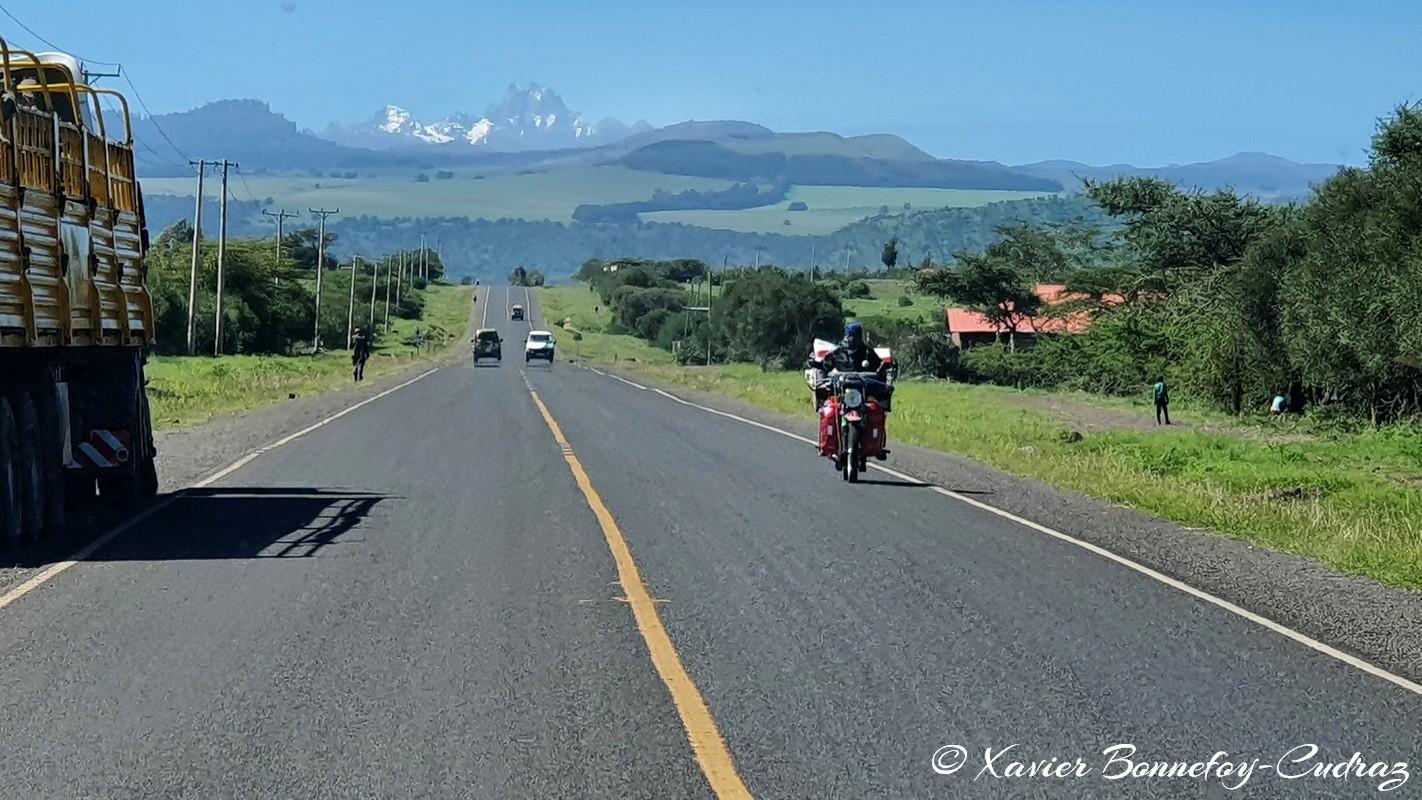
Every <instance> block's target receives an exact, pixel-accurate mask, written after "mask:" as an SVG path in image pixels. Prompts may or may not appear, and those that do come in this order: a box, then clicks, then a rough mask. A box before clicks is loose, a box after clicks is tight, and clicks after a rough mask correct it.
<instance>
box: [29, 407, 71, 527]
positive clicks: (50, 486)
mask: <svg viewBox="0 0 1422 800" xmlns="http://www.w3.org/2000/svg"><path fill="white" fill-rule="evenodd" d="M38 401H39V402H37V403H36V404H35V410H36V411H37V412H38V414H39V424H40V439H39V441H40V451H41V452H42V453H43V454H44V455H43V462H42V463H43V464H44V525H45V529H44V533H46V534H54V533H58V532H59V531H61V530H63V529H64V518H65V514H64V511H65V508H64V494H65V488H66V487H65V484H66V483H67V482H66V481H65V479H64V478H65V475H64V473H65V472H66V470H65V469H64V455H63V453H62V452H61V451H62V450H63V448H64V426H66V425H68V424H69V420H61V419H60V418H59V397H58V395H57V394H56V393H55V392H54V390H53V389H50V390H49V391H46V392H42V393H40V394H39V395H38Z"/></svg>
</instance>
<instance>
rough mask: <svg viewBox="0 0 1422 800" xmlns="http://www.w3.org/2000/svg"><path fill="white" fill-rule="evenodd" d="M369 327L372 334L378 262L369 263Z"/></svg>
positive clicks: (378, 275)
mask: <svg viewBox="0 0 1422 800" xmlns="http://www.w3.org/2000/svg"><path fill="white" fill-rule="evenodd" d="M370 266H371V272H370V327H371V331H372V333H373V332H374V329H375V287H377V286H379V285H380V262H379V261H372V262H370Z"/></svg>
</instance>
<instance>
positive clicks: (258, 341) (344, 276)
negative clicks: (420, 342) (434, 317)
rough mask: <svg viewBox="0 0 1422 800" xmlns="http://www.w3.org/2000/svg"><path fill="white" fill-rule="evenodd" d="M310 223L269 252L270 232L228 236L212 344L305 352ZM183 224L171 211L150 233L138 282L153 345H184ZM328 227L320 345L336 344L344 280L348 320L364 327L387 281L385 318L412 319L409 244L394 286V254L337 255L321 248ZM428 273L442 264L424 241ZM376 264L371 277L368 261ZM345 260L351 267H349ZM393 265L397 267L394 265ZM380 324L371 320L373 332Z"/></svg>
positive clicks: (210, 325)
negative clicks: (144, 279)
mask: <svg viewBox="0 0 1422 800" xmlns="http://www.w3.org/2000/svg"><path fill="white" fill-rule="evenodd" d="M318 236H319V234H318V232H317V231H316V230H315V229H310V230H298V231H295V232H292V233H289V234H287V235H286V236H285V237H284V238H283V241H282V247H281V251H282V252H281V258H280V259H278V258H277V253H276V242H275V240H274V239H255V238H232V237H229V238H228V241H227V252H226V258H225V261H224V265H223V300H222V315H223V323H222V333H223V337H222V338H223V342H222V352H224V353H228V354H238V353H242V354H265V355H272V354H290V353H294V352H301V351H307V350H309V349H310V348H311V345H312V344H313V339H314V337H315V336H316V278H315V276H316V262H317V259H318V253H319V248H318V241H317V239H318ZM192 239H193V229H192V226H191V224H190V223H189V222H188V221H187V220H180V221H179V222H177V223H176V224H174V225H172V226H170V227H168V228H167V229H165V230H164V231H163V232H162V233H161V234H159V236H158V237H157V238H156V239H154V241H153V246H152V247H151V248H150V249H149V251H148V257H147V260H146V264H147V267H148V288H149V292H150V293H151V294H152V297H153V312H154V317H155V320H156V323H157V329H158V330H157V339H156V341H155V342H154V350H155V352H157V353H159V354H163V355H180V354H185V353H187V329H188V295H189V289H190V283H191V269H192ZM335 241H336V234H334V233H331V232H329V231H328V232H327V234H326V248H327V252H326V256H325V259H324V262H323V268H324V270H325V273H324V274H323V276H322V281H321V284H322V286H321V331H320V341H321V346H322V348H323V349H344V348H345V347H346V342H347V336H346V334H347V330H346V322H347V314H348V311H349V309H350V292H351V288H352V287H351V281H352V280H354V281H355V287H354V288H355V298H356V299H355V312H354V317H355V320H356V322H355V324H357V325H362V326H366V327H369V325H368V323H369V320H370V317H371V310H372V302H371V301H372V290H373V296H374V311H375V319H376V320H377V322H378V323H379V322H383V321H384V320H385V319H386V298H387V285H388V295H389V301H390V303H389V317H390V319H392V320H393V319H397V318H399V319H420V318H421V317H422V316H423V314H424V306H425V293H426V288H427V282H426V280H425V278H424V276H423V275H418V274H414V270H413V269H412V268H411V266H410V265H413V264H415V263H417V261H418V259H419V257H420V253H419V251H418V250H415V251H406V252H404V253H403V255H404V258H405V261H406V270H405V273H404V280H403V285H402V286H399V287H398V288H397V286H396V285H395V280H394V278H393V271H391V270H390V269H389V267H388V264H389V263H392V261H393V262H398V259H399V258H400V256H401V255H402V254H400V253H396V254H389V255H387V256H382V257H380V258H379V259H375V260H370V259H359V261H358V263H356V262H355V261H354V260H353V259H346V260H340V259H337V258H335V257H334V256H332V255H331V253H330V247H331V245H332V244H334V243H335ZM217 249H218V248H217V242H215V241H212V240H210V239H207V238H204V239H203V240H202V250H201V258H200V260H199V264H198V274H197V303H196V313H195V319H194V329H195V330H194V333H195V339H196V342H197V348H196V349H197V352H198V353H211V352H212V351H213V346H214V339H215V335H216V320H215V317H216V309H217V301H216V294H217ZM425 257H426V259H427V264H428V273H429V279H430V281H434V280H437V279H439V278H442V277H443V275H444V264H443V263H442V262H441V261H440V259H439V256H438V254H437V253H435V252H434V251H433V250H429V251H427V252H426V253H425ZM377 263H378V264H379V266H380V270H379V277H378V278H377V277H376V275H375V269H374V267H375V265H376V264H377ZM353 264H354V265H355V269H353V268H352V266H353ZM397 270H398V268H397ZM380 330H381V326H380V325H379V324H377V326H376V331H377V333H379V331H380Z"/></svg>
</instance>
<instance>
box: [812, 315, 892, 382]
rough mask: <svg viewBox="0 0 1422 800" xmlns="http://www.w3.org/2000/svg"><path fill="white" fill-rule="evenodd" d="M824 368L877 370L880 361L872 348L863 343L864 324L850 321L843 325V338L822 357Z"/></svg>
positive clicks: (849, 370) (854, 370) (844, 370)
mask: <svg viewBox="0 0 1422 800" xmlns="http://www.w3.org/2000/svg"><path fill="white" fill-rule="evenodd" d="M823 363H824V370H825V371H826V372H829V371H830V370H834V369H837V370H839V371H840V372H878V371H879V365H880V364H881V363H882V362H881V361H880V359H879V354H878V353H875V352H874V348H872V347H870V346H869V345H867V344H865V343H864V326H863V325H860V324H859V323H858V322H851V323H849V324H848V325H845V326H844V339H843V340H841V341H840V343H839V346H838V347H836V348H835V349H833V350H831V351H829V352H828V353H826V354H825V357H824V362H823Z"/></svg>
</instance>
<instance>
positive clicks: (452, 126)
mask: <svg viewBox="0 0 1422 800" xmlns="http://www.w3.org/2000/svg"><path fill="white" fill-rule="evenodd" d="M650 130H653V128H652V126H651V124H649V123H648V122H647V121H646V120H638V121H637V123H636V124H634V125H627V124H624V123H623V122H621V121H620V120H616V119H613V118H611V117H608V118H606V119H603V120H601V121H599V122H595V123H594V122H590V121H588V120H587V119H586V118H585V117H584V116H583V115H582V114H580V113H577V112H573V111H570V110H569V109H568V106H567V104H566V103H564V102H563V98H561V97H559V96H558V93H557V92H555V91H553V90H552V89H549V88H547V87H545V86H539V85H538V84H536V83H534V84H529V85H528V86H527V87H520V86H518V85H516V84H515V85H511V86H509V88H508V91H507V92H506V93H505V95H504V99H503V100H502V101H500V102H498V103H494V104H492V105H490V106H489V107H488V108H487V109H486V110H485V111H484V114H483V116H475V115H473V114H467V113H464V112H462V111H456V112H455V113H453V114H450V115H449V116H446V117H444V118H442V119H439V120H435V121H433V122H421V121H420V120H417V119H415V117H414V115H412V114H411V113H410V112H409V111H408V110H406V109H404V108H402V107H400V106H396V105H387V106H386V107H385V108H383V109H381V110H379V111H377V112H375V113H374V114H372V115H371V116H370V117H369V118H368V119H366V120H365V121H363V122H358V123H355V124H351V125H342V124H338V123H332V124H331V125H329V126H327V128H326V130H325V131H324V132H323V133H322V134H321V136H322V137H323V138H325V139H328V140H330V141H333V142H336V143H338V144H343V145H347V146H350V147H362V148H370V149H374V150H394V149H402V148H419V147H427V146H446V147H476V148H482V149H485V150H494V151H504V152H519V151H527V150H561V149H564V148H577V147H596V146H598V145H603V144H611V143H613V142H616V141H618V140H620V139H624V138H626V137H628V136H630V135H632V134H636V133H644V132H646V131H650Z"/></svg>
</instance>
